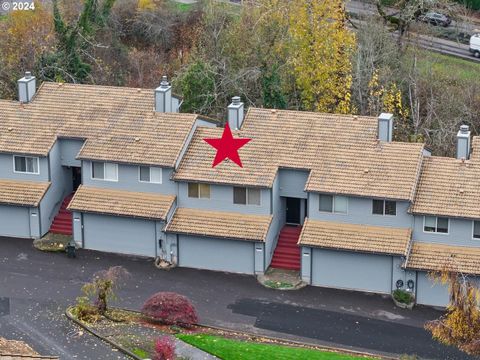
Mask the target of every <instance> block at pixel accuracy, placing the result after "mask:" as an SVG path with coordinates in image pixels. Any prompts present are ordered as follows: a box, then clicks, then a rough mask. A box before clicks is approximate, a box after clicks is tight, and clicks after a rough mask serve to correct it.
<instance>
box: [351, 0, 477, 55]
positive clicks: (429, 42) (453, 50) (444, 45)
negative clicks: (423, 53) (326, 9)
mask: <svg viewBox="0 0 480 360" xmlns="http://www.w3.org/2000/svg"><path fill="white" fill-rule="evenodd" d="M345 6H346V9H347V11H348V12H350V13H354V14H357V15H363V16H369V15H375V14H377V13H378V12H377V9H376V6H375V5H373V4H370V3H366V2H362V1H351V0H350V1H346V2H345ZM396 11H397V10H396V9H393V8H387V14H389V15H392V14H394V13H395V12H396ZM351 21H352V22H353V23H359V22H361V20H358V19H351ZM429 26H431V25H429ZM478 27H480V26H478V24H477V25H476V24H474V23H472V22H469V21H467V20H463V19H462V20H461V21H459V22H455V21H453V22H452V24H451V25H450V28H453V29H455V30H456V31H458V32H464V33H466V34H473V33H475V32H476V29H477V28H478ZM394 36H395V37H397V36H398V34H394ZM406 41H407V42H409V43H411V44H416V45H418V46H420V47H422V48H424V49H427V50H431V51H435V52H438V53H441V54H445V55H450V56H455V57H459V58H462V59H464V60H469V61H474V62H480V59H477V58H475V57H473V56H472V55H471V54H470V52H469V50H468V49H469V46H468V45H465V44H462V43H460V42H456V41H450V40H445V39H442V38H438V37H435V36H427V35H421V34H415V33H412V32H410V34H409V36H408V37H407V38H406Z"/></svg>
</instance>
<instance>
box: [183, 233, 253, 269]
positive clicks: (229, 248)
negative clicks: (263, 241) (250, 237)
mask: <svg viewBox="0 0 480 360" xmlns="http://www.w3.org/2000/svg"><path fill="white" fill-rule="evenodd" d="M178 242H179V244H178V247H179V250H178V259H179V266H183V267H191V268H198V269H207V270H216V271H227V272H234V273H242V274H254V272H255V260H254V258H255V255H254V251H255V248H254V245H255V244H254V243H252V242H247V241H235V240H221V239H213V238H202V237H196V236H185V235H179V236H178Z"/></svg>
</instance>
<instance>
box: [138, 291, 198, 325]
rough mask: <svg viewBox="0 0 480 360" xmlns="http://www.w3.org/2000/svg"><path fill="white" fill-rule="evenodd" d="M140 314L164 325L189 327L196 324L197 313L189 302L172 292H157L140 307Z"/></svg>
mask: <svg viewBox="0 0 480 360" xmlns="http://www.w3.org/2000/svg"><path fill="white" fill-rule="evenodd" d="M142 314H143V315H145V316H147V317H149V318H152V319H154V320H156V321H159V322H161V323H162V324H165V325H180V326H183V327H191V326H192V325H194V324H196V323H197V322H198V316H197V311H196V310H195V307H194V306H193V304H192V303H191V302H190V300H189V299H188V298H187V297H185V296H182V295H179V294H176V293H173V292H158V293H156V294H154V295H152V296H151V297H150V298H149V299H148V300H147V301H146V302H145V304H143V307H142Z"/></svg>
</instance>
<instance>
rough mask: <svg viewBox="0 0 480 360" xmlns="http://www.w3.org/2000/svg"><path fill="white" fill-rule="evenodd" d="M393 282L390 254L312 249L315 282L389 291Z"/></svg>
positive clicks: (313, 278) (330, 285) (313, 282)
mask: <svg viewBox="0 0 480 360" xmlns="http://www.w3.org/2000/svg"><path fill="white" fill-rule="evenodd" d="M302 257H303V256H302ZM391 284H392V257H391V256H385V255H372V254H360V253H353V252H343V251H334V250H323V249H313V250H312V285H316V286H325V287H334V288H343V289H350V290H359V291H371V292H377V293H390V292H391V286H392V285H391Z"/></svg>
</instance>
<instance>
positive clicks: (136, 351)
mask: <svg viewBox="0 0 480 360" xmlns="http://www.w3.org/2000/svg"><path fill="white" fill-rule="evenodd" d="M131 351H132V353H134V354H135V355H137V356H138V357H139V358H142V359H148V358H149V357H150V354H149V353H148V352H147V351H145V350H143V349H140V348H134V349H132V350H131Z"/></svg>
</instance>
